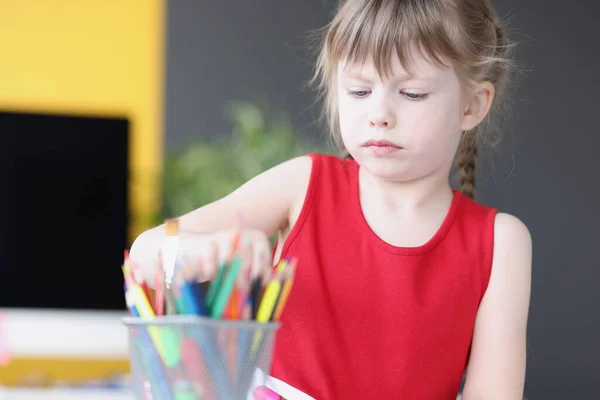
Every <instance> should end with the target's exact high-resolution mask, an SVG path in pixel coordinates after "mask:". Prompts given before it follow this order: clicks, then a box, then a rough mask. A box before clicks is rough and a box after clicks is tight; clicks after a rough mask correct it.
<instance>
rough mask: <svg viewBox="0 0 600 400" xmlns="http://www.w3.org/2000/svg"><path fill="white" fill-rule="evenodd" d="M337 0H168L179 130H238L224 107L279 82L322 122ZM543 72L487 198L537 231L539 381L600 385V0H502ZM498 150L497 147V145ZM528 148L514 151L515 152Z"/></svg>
mask: <svg viewBox="0 0 600 400" xmlns="http://www.w3.org/2000/svg"><path fill="white" fill-rule="evenodd" d="M334 3H335V2H334V1H333V0H329V1H328V2H324V1H322V0H303V1H290V0H286V1H276V0H263V1H242V0H235V1H232V0H226V1H213V2H204V1H202V2H201V1H197V0H172V1H170V2H169V10H168V26H169V31H168V33H169V34H168V64H167V71H168V72H167V73H168V75H167V108H166V113H167V114H166V132H167V137H166V143H167V146H168V147H178V146H180V145H182V144H184V143H185V142H187V141H188V140H190V139H191V138H193V137H198V136H201V137H212V136H216V135H221V134H227V133H228V130H229V126H228V124H227V123H226V122H225V121H224V119H223V118H222V108H223V106H224V104H226V102H228V101H230V100H233V99H244V100H246V99H254V98H255V97H261V96H266V98H267V99H268V100H269V102H270V103H272V104H273V105H276V106H278V107H281V108H283V109H286V110H288V111H289V112H290V113H291V114H292V117H293V120H294V122H295V124H296V126H297V128H298V129H300V130H301V131H302V132H303V134H305V135H308V136H315V135H317V132H316V131H315V127H314V125H313V122H314V117H315V112H316V111H315V109H314V108H312V107H311V106H312V104H313V101H314V97H313V93H312V92H310V91H306V90H301V88H302V85H303V84H304V83H305V81H306V80H307V79H308V78H309V77H310V72H311V67H310V62H311V59H309V58H308V54H309V53H308V52H307V49H306V44H307V42H306V40H305V37H306V34H307V32H308V30H310V29H314V28H318V27H320V26H322V25H323V24H325V23H326V22H327V20H328V17H329V14H330V12H331V9H332V8H331V4H334ZM495 4H496V6H497V7H498V10H499V12H500V14H501V15H505V16H510V17H511V25H510V26H511V29H512V33H511V36H512V37H513V38H514V39H516V40H518V41H519V42H520V43H521V44H520V46H519V48H518V61H519V63H520V64H521V65H522V66H523V67H525V68H529V69H530V72H529V73H528V74H527V76H525V77H524V79H523V80H521V81H520V83H519V85H518V86H517V87H516V90H515V91H514V93H513V97H512V114H511V115H510V117H511V118H510V120H509V123H508V124H506V125H505V133H506V135H507V136H506V137H504V138H503V141H502V142H501V144H500V145H499V146H498V147H497V148H496V150H495V151H494V152H492V151H488V152H486V153H485V154H483V157H482V162H481V164H480V166H481V169H480V180H479V182H480V184H479V194H480V200H481V201H482V202H485V203H487V204H489V205H491V206H495V207H499V208H500V209H501V210H502V211H506V212H509V213H514V214H516V215H517V216H519V217H520V218H522V219H523V220H524V221H525V222H526V223H527V225H528V226H529V228H530V230H531V232H532V235H533V239H534V246H535V248H534V276H533V293H532V304H531V314H530V325H529V350H528V356H529V358H528V375H527V385H526V394H527V396H528V398H530V399H566V398H569V399H571V398H573V399H592V398H594V399H595V398H598V390H597V381H598V379H599V378H600V290H599V289H598V287H599V283H600V261H598V260H599V259H600V258H599V257H598V255H597V254H593V250H594V249H595V245H594V243H595V242H596V241H598V239H600V235H598V233H597V230H596V229H597V227H598V226H600V212H599V211H598V206H599V205H600V190H599V189H598V185H597V182H598V179H597V178H596V173H597V172H599V171H600V161H599V160H598V158H597V157H595V155H596V154H597V153H598V149H599V148H600V136H599V135H598V134H597V127H596V126H597V124H596V115H597V113H598V111H597V108H598V102H597V101H596V99H595V95H596V94H597V93H599V92H600V85H599V84H598V79H597V74H594V73H593V71H594V70H596V69H598V68H600V57H599V55H598V49H599V46H598V43H597V38H598V37H600V27H599V24H598V23H597V21H596V20H595V16H596V15H598V10H599V6H598V4H597V3H594V2H592V0H579V1H578V2H577V6H576V7H575V6H571V5H569V6H567V5H566V3H565V2H563V1H558V0H549V1H545V2H540V1H538V0H498V1H496V2H495ZM490 156H493V158H492V157H490ZM513 160H514V162H513Z"/></svg>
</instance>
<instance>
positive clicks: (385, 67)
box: [312, 0, 514, 198]
mask: <svg viewBox="0 0 600 400" xmlns="http://www.w3.org/2000/svg"><path fill="white" fill-rule="evenodd" d="M319 33H322V35H321V36H320V37H319V49H320V50H319V55H318V59H317V64H316V68H315V74H314V76H313V79H312V83H314V84H316V86H317V88H318V89H319V90H320V91H321V94H322V96H323V101H324V111H325V113H324V117H325V119H326V121H327V125H328V128H329V132H330V134H331V138H332V139H333V142H334V143H335V145H336V146H337V147H338V148H339V149H340V150H341V151H343V152H345V148H344V145H343V143H342V140H341V135H340V132H339V123H338V110H337V93H336V79H337V76H336V75H337V66H338V63H339V62H341V61H349V62H364V61H365V60H366V58H367V57H369V56H371V57H373V63H374V65H375V68H376V69H377V72H378V73H379V74H382V75H386V74H388V73H389V71H390V65H391V62H390V61H391V57H392V56H393V55H394V54H397V55H398V56H399V58H400V62H401V63H402V65H403V66H404V67H405V68H406V69H407V70H408V71H409V72H410V62H409V58H410V54H409V52H410V50H411V49H413V48H416V49H418V51H420V52H421V53H422V54H423V55H424V56H427V57H429V58H430V59H431V60H433V61H434V62H435V63H438V64H439V65H445V64H444V62H443V60H449V62H450V63H451V65H450V66H451V67H453V68H454V70H455V71H456V73H457V75H458V77H459V79H460V80H461V83H462V84H463V88H464V89H465V90H469V88H470V87H471V85H472V84H473V83H474V82H480V81H489V82H490V83H492V84H493V85H494V87H495V99H494V107H497V103H498V101H499V98H500V96H501V95H502V93H503V91H504V89H505V86H506V84H507V80H508V75H509V74H508V73H509V70H510V69H511V67H512V61H511V50H512V48H513V46H514V44H513V43H511V42H509V40H508V38H507V35H506V33H505V30H504V26H503V24H502V23H501V22H500V21H499V19H498V17H497V15H496V12H495V10H494V8H493V7H492V5H491V3H490V0H345V1H344V0H342V1H340V5H339V7H338V10H337V12H336V14H335V16H334V17H333V19H332V21H331V22H330V23H329V24H328V25H327V26H326V27H325V28H324V29H323V30H322V32H319ZM493 112H494V110H491V112H490V115H489V116H488V118H486V121H485V122H486V125H488V128H489V122H490V121H489V118H490V116H492V115H493ZM480 134H481V128H480V127H477V128H475V129H473V130H471V131H468V132H463V134H462V138H461V141H460V144H459V149H458V152H457V157H456V161H457V167H458V173H459V177H460V186H461V191H462V192H463V193H464V194H465V195H467V196H469V197H470V198H474V192H475V161H476V158H477V153H478V142H479V139H478V138H479V136H480ZM346 156H348V154H347V152H346Z"/></svg>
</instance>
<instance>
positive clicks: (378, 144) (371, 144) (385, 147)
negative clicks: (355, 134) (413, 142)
mask: <svg viewBox="0 0 600 400" xmlns="http://www.w3.org/2000/svg"><path fill="white" fill-rule="evenodd" d="M362 147H366V148H367V149H369V150H370V151H371V153H372V154H373V155H388V154H392V153H395V152H397V151H400V150H402V149H403V147H402V146H399V145H397V144H395V143H392V142H390V141H389V140H368V141H366V142H365V143H363V145H362Z"/></svg>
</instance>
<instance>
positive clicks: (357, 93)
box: [348, 90, 370, 97]
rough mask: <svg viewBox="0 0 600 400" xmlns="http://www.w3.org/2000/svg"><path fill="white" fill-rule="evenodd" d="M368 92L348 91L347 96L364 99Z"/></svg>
mask: <svg viewBox="0 0 600 400" xmlns="http://www.w3.org/2000/svg"><path fill="white" fill-rule="evenodd" d="M369 93H370V92H369V91H368V90H348V94H349V95H351V96H354V97H365V96H368V95H369Z"/></svg>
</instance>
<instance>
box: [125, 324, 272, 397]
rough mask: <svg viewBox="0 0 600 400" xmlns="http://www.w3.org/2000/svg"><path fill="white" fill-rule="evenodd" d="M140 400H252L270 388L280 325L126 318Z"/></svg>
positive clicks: (135, 386)
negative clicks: (257, 390)
mask: <svg viewBox="0 0 600 400" xmlns="http://www.w3.org/2000/svg"><path fill="white" fill-rule="evenodd" d="M123 322H124V324H125V325H126V326H127V328H128V334H129V352H130V365H131V378H132V385H133V392H134V394H135V398H136V399H161V400H188V399H189V400H191V399H207V400H213V399H214V400H225V399H227V400H229V399H235V400H237V399H246V398H247V396H248V393H249V391H250V389H251V387H252V385H253V384H254V385H264V384H265V382H261V381H260V380H258V379H264V378H259V377H264V376H265V375H266V374H264V373H259V374H256V371H257V369H259V370H261V371H262V372H266V373H267V374H268V373H269V372H270V369H271V360H272V355H273V347H274V342H275V334H276V332H277V329H278V328H279V323H277V322H271V323H257V322H254V321H234V320H219V319H211V318H208V317H199V316H189V315H169V316H163V317H156V318H154V319H153V320H143V319H140V318H136V317H129V318H124V320H123Z"/></svg>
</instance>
